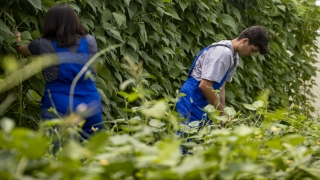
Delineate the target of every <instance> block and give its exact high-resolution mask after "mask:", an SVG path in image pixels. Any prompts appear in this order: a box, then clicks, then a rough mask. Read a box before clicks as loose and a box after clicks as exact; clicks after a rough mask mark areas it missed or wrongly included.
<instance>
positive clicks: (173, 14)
mask: <svg viewBox="0 0 320 180" xmlns="http://www.w3.org/2000/svg"><path fill="white" fill-rule="evenodd" d="M165 14H167V15H169V16H171V17H173V18H175V19H177V20H181V19H180V17H179V15H178V14H177V12H176V10H175V9H174V8H173V7H172V6H169V7H166V12H165Z"/></svg>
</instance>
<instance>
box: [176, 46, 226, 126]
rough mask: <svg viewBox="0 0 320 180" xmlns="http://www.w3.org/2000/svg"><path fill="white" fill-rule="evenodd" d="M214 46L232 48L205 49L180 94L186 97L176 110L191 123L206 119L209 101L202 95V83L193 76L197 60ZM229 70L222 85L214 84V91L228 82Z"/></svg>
mask: <svg viewBox="0 0 320 180" xmlns="http://www.w3.org/2000/svg"><path fill="white" fill-rule="evenodd" d="M213 46H225V47H228V48H230V47H229V46H227V45H225V44H212V45H210V46H207V47H206V48H204V49H203V50H202V51H201V52H200V53H199V54H198V55H197V57H196V58H195V60H194V61H193V63H192V66H191V68H190V71H189V75H188V78H187V80H186V82H185V83H184V84H183V86H182V87H181V89H180V92H179V93H184V94H185V96H183V97H180V98H179V101H178V102H177V105H176V110H177V111H178V112H179V113H180V114H181V115H182V116H183V117H184V118H187V119H188V120H189V122H192V121H199V120H202V119H206V114H205V112H204V111H202V109H203V108H204V107H205V106H207V105H208V104H209V102H208V100H207V99H206V98H205V96H204V95H203V94H202V92H201V89H200V88H199V84H200V81H197V80H196V79H195V78H193V77H192V76H191V73H192V70H193V68H194V66H195V65H196V62H197V60H198V59H199V57H200V55H201V54H202V53H203V52H204V51H205V50H207V49H209V48H211V47H213ZM228 73H229V70H228V71H227V72H226V74H225V75H224V76H223V78H222V80H221V81H220V83H217V82H214V83H213V89H215V90H216V89H220V87H221V86H222V85H223V83H224V82H225V81H226V78H227V76H228Z"/></svg>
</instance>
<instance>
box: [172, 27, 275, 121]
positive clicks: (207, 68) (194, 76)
mask: <svg viewBox="0 0 320 180" xmlns="http://www.w3.org/2000/svg"><path fill="white" fill-rule="evenodd" d="M268 51H269V49H268V34H267V31H266V30H265V29H264V28H263V27H261V26H252V27H249V28H246V29H245V30H243V31H242V32H241V33H240V35H239V36H238V37H237V38H235V39H233V40H223V41H220V42H218V43H213V44H211V45H209V46H207V47H206V48H204V49H203V50H202V51H201V52H200V53H199V54H198V55H197V57H196V58H195V60H194V61H193V63H192V66H191V68H190V71H189V74H188V78H187V80H186V81H185V82H184V84H183V86H182V87H181V89H180V91H179V93H184V94H185V96H183V97H180V98H179V100H178V102H177V105H176V110H177V111H178V112H179V113H180V114H181V115H182V116H183V117H184V118H186V119H187V120H188V122H192V121H201V120H207V115H206V113H205V112H204V111H203V110H202V109H203V108H204V107H205V106H207V105H208V104H211V105H213V106H215V107H216V108H217V109H218V110H219V111H220V115H222V116H223V115H225V113H224V106H225V84H226V82H230V81H232V76H233V74H234V73H235V71H236V68H237V66H238V64H239V62H238V61H239V57H244V56H252V55H254V54H255V53H256V52H260V54H266V53H267V52H268ZM213 90H220V93H219V96H220V98H218V97H217V95H216V94H215V93H214V92H213Z"/></svg>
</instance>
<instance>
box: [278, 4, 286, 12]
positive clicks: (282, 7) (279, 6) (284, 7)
mask: <svg viewBox="0 0 320 180" xmlns="http://www.w3.org/2000/svg"><path fill="white" fill-rule="evenodd" d="M277 7H278V8H279V9H281V10H282V11H283V12H286V6H284V5H277Z"/></svg>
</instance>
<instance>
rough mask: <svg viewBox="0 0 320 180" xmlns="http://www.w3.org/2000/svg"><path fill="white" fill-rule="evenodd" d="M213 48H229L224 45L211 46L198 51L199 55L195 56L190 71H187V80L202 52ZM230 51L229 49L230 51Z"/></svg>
mask: <svg viewBox="0 0 320 180" xmlns="http://www.w3.org/2000/svg"><path fill="white" fill-rule="evenodd" d="M215 46H224V47H227V48H229V49H230V47H229V46H228V45H226V44H211V45H209V46H207V47H205V48H204V49H202V50H201V51H200V53H199V54H198V55H197V56H196V58H195V59H194V61H193V63H192V65H191V68H190V71H189V74H188V78H190V77H191V73H192V70H193V68H194V66H195V65H196V63H197V61H198V59H199V57H200V56H201V54H202V53H203V52H204V51H206V50H208V49H210V48H211V47H215ZM230 50H231V49H230Z"/></svg>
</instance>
